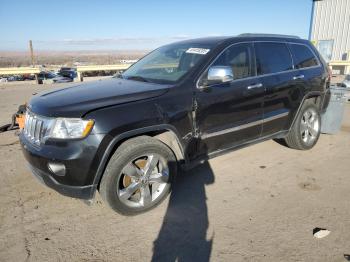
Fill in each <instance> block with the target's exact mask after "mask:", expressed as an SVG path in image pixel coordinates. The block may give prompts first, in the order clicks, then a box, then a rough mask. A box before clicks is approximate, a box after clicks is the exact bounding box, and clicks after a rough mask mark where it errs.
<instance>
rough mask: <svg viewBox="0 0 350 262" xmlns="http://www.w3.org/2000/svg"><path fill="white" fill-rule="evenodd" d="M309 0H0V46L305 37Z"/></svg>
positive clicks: (133, 45)
mask: <svg viewBox="0 0 350 262" xmlns="http://www.w3.org/2000/svg"><path fill="white" fill-rule="evenodd" d="M311 7H312V1H311V0H201V1H194V0H193V1H191V0H171V1H166V0H143V1H141V0H139V1H136V0H127V1H119V0H114V1H113V0H99V1H98V0H59V1H58V0H55V1H51V0H45V1H44V0H22V1H19V0H10V1H8V0H0V28H1V30H0V50H2V51H6V50H9V51H10V50H11V51H17V50H18V51H24V50H27V49H28V41H29V40H30V39H31V40H32V41H33V46H34V49H36V50H66V51H69V50H72V51H75V50H122V49H123V50H136V49H139V50H146V49H147V50H148V49H153V48H156V47H158V46H160V45H163V44H166V43H170V42H176V41H179V40H182V39H188V38H197V37H206V36H221V35H237V34H240V33H247V32H249V33H278V34H290V35H297V36H300V37H302V38H307V37H308V32H309V26H310V18H311Z"/></svg>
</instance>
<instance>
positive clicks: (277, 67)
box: [254, 42, 293, 75]
mask: <svg viewBox="0 0 350 262" xmlns="http://www.w3.org/2000/svg"><path fill="white" fill-rule="evenodd" d="M254 45H255V52H256V64H257V71H258V75H264V74H272V73H278V72H283V71H286V70H291V69H292V68H293V65H292V58H291V56H290V52H289V50H288V47H287V45H286V44H284V43H270V42H268V43H264V42H262V43H255V44H254Z"/></svg>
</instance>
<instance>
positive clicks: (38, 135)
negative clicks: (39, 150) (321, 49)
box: [23, 111, 45, 145]
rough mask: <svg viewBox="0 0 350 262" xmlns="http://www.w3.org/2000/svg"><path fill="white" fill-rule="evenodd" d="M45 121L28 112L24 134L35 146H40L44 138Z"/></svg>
mask: <svg viewBox="0 0 350 262" xmlns="http://www.w3.org/2000/svg"><path fill="white" fill-rule="evenodd" d="M44 124H45V119H44V118H43V117H40V116H37V115H35V114H33V113H32V112H30V111H27V113H26V118H25V123H24V129H23V134H24V135H25V136H26V137H27V139H28V140H29V141H30V142H32V143H33V144H36V145H40V143H41V141H42V138H43V136H44V129H45V128H44Z"/></svg>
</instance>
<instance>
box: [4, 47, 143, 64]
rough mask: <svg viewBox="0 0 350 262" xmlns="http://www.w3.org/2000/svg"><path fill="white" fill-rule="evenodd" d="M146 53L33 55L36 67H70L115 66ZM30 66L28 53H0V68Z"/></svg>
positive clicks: (95, 52)
mask: <svg viewBox="0 0 350 262" xmlns="http://www.w3.org/2000/svg"><path fill="white" fill-rule="evenodd" d="M147 52H148V51H145V50H134V51H133V50H130V51H126V50H125V51H124V50H123V51H38V52H36V53H35V61H36V64H37V65H65V66H72V65H74V63H76V62H79V63H83V64H117V63H119V61H120V60H129V59H138V58H140V57H142V56H144V55H145V54H146V53H147ZM29 65H31V59H30V54H29V52H25V51H0V67H17V66H18V67H20V66H29Z"/></svg>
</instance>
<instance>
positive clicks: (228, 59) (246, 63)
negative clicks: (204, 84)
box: [211, 44, 254, 79]
mask: <svg viewBox="0 0 350 262" xmlns="http://www.w3.org/2000/svg"><path fill="white" fill-rule="evenodd" d="M252 51H253V50H252V46H251V44H237V45H233V46H231V47H229V48H228V49H226V50H225V51H224V52H223V53H222V54H221V55H220V56H219V57H218V58H217V59H216V60H215V62H214V63H213V64H212V65H211V66H230V67H231V68H232V71H233V78H234V79H242V78H246V77H249V76H253V75H254V73H253V70H252V63H251V61H252V54H253V52H252Z"/></svg>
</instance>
